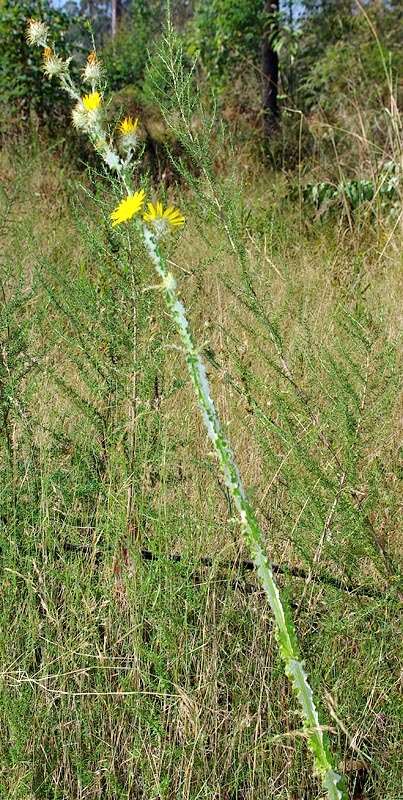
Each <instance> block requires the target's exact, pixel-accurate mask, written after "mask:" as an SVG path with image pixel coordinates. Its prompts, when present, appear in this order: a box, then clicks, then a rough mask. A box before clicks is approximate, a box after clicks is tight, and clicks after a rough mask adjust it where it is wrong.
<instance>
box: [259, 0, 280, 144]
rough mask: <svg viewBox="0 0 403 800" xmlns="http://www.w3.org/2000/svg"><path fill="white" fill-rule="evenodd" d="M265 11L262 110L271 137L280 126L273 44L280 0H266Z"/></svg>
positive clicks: (265, 126) (276, 64)
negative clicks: (266, 18) (267, 17)
mask: <svg viewBox="0 0 403 800" xmlns="http://www.w3.org/2000/svg"><path fill="white" fill-rule="evenodd" d="M264 10H265V12H266V14H268V15H270V16H269V21H268V22H266V25H265V30H264V32H263V42H262V81H263V86H262V109H263V130H264V133H265V135H266V136H270V135H271V134H272V133H273V132H274V131H275V130H276V129H277V128H278V126H279V108H278V102H277V94H278V53H277V52H276V50H275V49H274V47H273V43H274V40H275V37H276V33H277V31H278V12H279V0H266V1H265V4H264Z"/></svg>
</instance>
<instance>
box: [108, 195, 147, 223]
mask: <svg viewBox="0 0 403 800" xmlns="http://www.w3.org/2000/svg"><path fill="white" fill-rule="evenodd" d="M144 197H145V192H144V189H140V191H139V192H135V193H134V194H129V196H128V197H125V199H124V200H121V201H120V203H119V205H118V206H116V208H115V209H114V211H112V213H111V220H112V226H113V227H114V226H115V225H120V224H121V223H122V222H127V220H129V219H131V218H132V217H134V216H135V215H136V214H138V213H139V211H141V209H142V206H143V203H144Z"/></svg>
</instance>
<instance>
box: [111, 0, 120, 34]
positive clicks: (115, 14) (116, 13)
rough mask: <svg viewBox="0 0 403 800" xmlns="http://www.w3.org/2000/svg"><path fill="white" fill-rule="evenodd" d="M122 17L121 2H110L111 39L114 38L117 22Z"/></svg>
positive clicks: (115, 0)
mask: <svg viewBox="0 0 403 800" xmlns="http://www.w3.org/2000/svg"><path fill="white" fill-rule="evenodd" d="M121 16H122V0H112V39H114V38H115V36H116V31H117V29H118V27H119V21H120V18H121Z"/></svg>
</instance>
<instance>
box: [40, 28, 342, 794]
mask: <svg viewBox="0 0 403 800" xmlns="http://www.w3.org/2000/svg"><path fill="white" fill-rule="evenodd" d="M27 40H28V42H29V43H30V44H32V45H35V46H40V47H43V48H44V72H45V73H46V74H47V75H48V76H49V77H53V76H54V75H56V76H57V77H58V78H59V81H60V84H61V86H62V88H63V89H64V90H65V91H66V92H67V93H68V95H69V96H70V97H71V98H72V99H73V100H74V101H75V103H76V105H75V107H74V109H73V114H72V116H73V122H74V125H75V126H76V127H77V128H78V129H80V130H82V131H83V132H85V133H86V134H87V135H88V136H89V138H90V140H91V142H92V143H93V145H94V147H95V149H96V150H97V152H98V153H99V154H100V156H101V157H102V159H103V160H104V162H105V164H106V165H107V166H108V168H109V169H110V170H111V172H112V173H113V174H114V175H115V176H116V177H117V178H118V181H119V183H120V185H121V187H122V190H123V191H124V194H125V196H124V197H123V199H122V200H121V201H120V203H119V204H118V206H117V207H116V208H115V209H114V210H113V211H112V212H111V214H110V217H111V222H112V225H113V226H116V225H121V224H124V223H126V222H129V221H130V220H134V224H135V225H136V228H137V231H138V233H139V235H140V236H141V239H142V241H143V243H144V246H145V249H146V251H147V253H148V256H149V258H150V260H151V262H152V264H153V266H154V268H155V271H156V273H157V275H158V277H159V279H160V286H159V288H160V289H161V291H162V293H163V297H164V300H165V303H166V306H167V309H168V311H169V314H170V316H171V318H172V320H173V322H174V324H175V326H176V329H177V331H178V334H179V337H180V340H181V343H182V347H183V351H184V356H185V359H186V363H187V367H188V371H189V375H190V379H191V382H192V385H193V389H194V392H195V395H196V398H197V402H198V404H199V407H200V410H201V413H202V417H203V422H204V425H205V428H206V430H207V433H208V436H209V438H210V440H211V442H212V444H213V447H214V450H215V453H216V456H217V459H218V462H219V464H220V467H221V470H222V472H223V475H224V479H225V483H226V485H227V487H228V490H229V492H230V494H231V497H232V500H233V502H234V505H235V507H236V509H237V512H238V516H239V520H240V523H241V528H242V531H243V534H244V537H245V540H246V543H247V545H248V547H249V552H250V554H251V558H252V560H253V562H254V564H255V567H256V571H257V574H258V576H259V579H260V581H261V584H262V586H263V589H264V591H265V594H266V597H267V600H268V602H269V605H270V607H271V610H272V613H273V616H274V621H275V634H276V639H277V642H278V646H279V650H280V654H281V657H282V659H283V662H284V669H285V673H286V675H287V677H288V678H289V680H290V682H291V684H292V686H293V689H294V691H295V694H296V696H297V699H298V702H299V705H300V709H301V715H302V720H303V726H304V731H305V735H306V739H307V743H308V746H309V748H310V750H311V752H312V754H313V758H314V765H315V769H316V771H317V772H318V774H319V775H320V777H321V779H322V783H323V787H324V789H325V791H326V794H327V797H328V798H329V800H343V798H344V797H345V796H346V795H345V793H344V790H343V789H342V788H341V782H342V781H341V777H340V775H338V774H337V773H336V772H335V770H334V769H333V766H332V762H331V757H330V754H329V750H328V746H327V742H326V738H325V736H324V733H323V730H322V727H321V726H320V723H319V717H318V712H317V709H316V706H315V703H314V699H313V693H312V689H311V687H310V685H309V682H308V678H307V675H306V672H305V669H304V665H303V662H302V660H301V658H300V656H299V652H298V646H297V637H296V633H295V628H294V624H293V622H292V619H291V616H290V613H289V610H288V609H287V608H286V607H285V605H284V603H283V601H282V599H281V596H280V592H279V589H278V586H277V584H276V581H275V579H274V576H273V571H272V568H271V565H270V561H269V559H268V557H267V555H266V552H265V545H264V537H263V533H262V530H261V528H260V526H259V523H258V521H257V518H256V516H255V513H254V511H253V509H252V507H251V505H250V503H249V501H248V499H247V496H246V493H245V490H244V487H243V484H242V480H241V477H240V474H239V470H238V467H237V464H236V461H235V458H234V455H233V452H232V449H231V446H230V443H229V441H228V439H227V437H226V435H225V433H224V431H223V428H222V426H221V424H220V420H219V417H218V414H217V410H216V407H215V404H214V401H213V399H212V397H211V393H210V386H209V382H208V379H207V375H206V370H205V366H204V363H203V360H202V358H201V356H200V354H199V352H198V349H197V347H196V346H195V344H194V342H193V338H192V334H191V331H190V328H189V323H188V319H187V314H186V310H185V307H184V305H183V304H182V302H181V301H180V299H179V297H178V294H177V288H176V281H175V278H174V276H173V274H172V273H171V272H170V271H169V269H168V266H167V261H166V258H165V256H164V254H163V252H162V250H161V248H160V245H159V241H160V239H161V238H163V237H164V235H166V234H167V232H168V231H169V229H171V228H172V229H175V228H177V227H180V226H182V225H183V224H184V222H185V217H184V216H183V214H182V213H181V212H180V211H179V210H178V209H175V208H173V207H172V206H170V207H168V208H166V209H165V210H164V208H163V206H162V204H161V203H160V202H157V203H156V204H155V205H154V204H153V203H148V207H147V211H145V212H144V202H145V192H144V190H143V189H140V190H137V191H133V188H132V186H131V171H132V166H133V163H134V156H135V151H136V146H137V137H136V131H137V121H136V123H134V122H133V121H131V120H130V118H126V119H125V120H124V121H123V122H122V123H121V124H120V128H119V130H120V134H121V136H120V141H119V148H118V147H117V146H115V145H114V143H113V138H112V136H111V135H110V133H109V131H108V130H107V127H106V125H105V120H104V114H103V94H102V93H103V87H101V85H100V82H101V76H102V67H101V65H100V63H99V62H98V60H97V57H96V54H95V53H90V54H89V57H88V62H87V64H88V65H87V67H86V70H85V71H84V75H83V78H84V80H88V78H90V83H91V89H92V91H91V93H90V94H85V95H84V94H83V95H82V94H81V93H80V92H79V90H78V89H77V88H76V86H75V85H74V83H73V81H72V80H71V77H70V75H69V59H68V60H67V61H64V62H63V61H62V60H61V59H59V58H58V56H57V54H56V53H55V51H54V48H53V47H51V46H49V31H48V29H47V26H46V25H45V24H44V23H41V22H38V21H35V20H30V21H29V23H28V29H27ZM86 73H88V74H86Z"/></svg>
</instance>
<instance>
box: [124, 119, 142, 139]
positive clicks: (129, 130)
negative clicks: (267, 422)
mask: <svg viewBox="0 0 403 800" xmlns="http://www.w3.org/2000/svg"><path fill="white" fill-rule="evenodd" d="M138 126H139V121H138V119H133V118H132V117H125V118H124V119H123V120H122V122H120V123H119V132H120V133H121V134H122V135H123V136H127V135H128V134H133V133H136V131H137V128H138Z"/></svg>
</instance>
